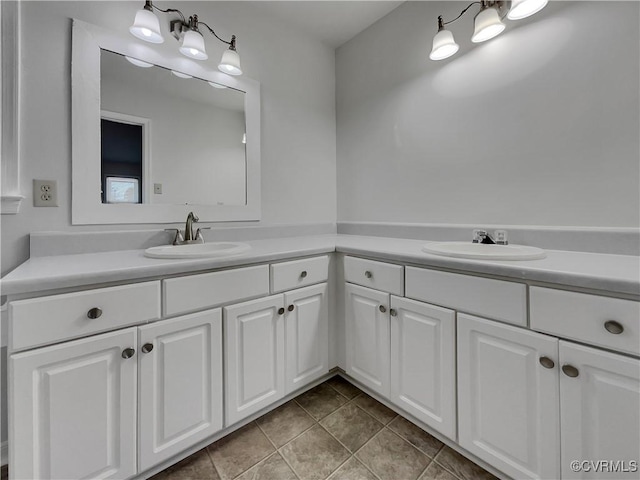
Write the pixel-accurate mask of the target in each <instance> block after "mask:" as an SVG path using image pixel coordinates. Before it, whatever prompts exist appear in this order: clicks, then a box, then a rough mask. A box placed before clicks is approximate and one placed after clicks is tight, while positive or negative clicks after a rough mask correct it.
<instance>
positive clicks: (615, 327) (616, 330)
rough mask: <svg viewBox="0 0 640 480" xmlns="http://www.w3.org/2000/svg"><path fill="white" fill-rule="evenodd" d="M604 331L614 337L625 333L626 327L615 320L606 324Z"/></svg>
mask: <svg viewBox="0 0 640 480" xmlns="http://www.w3.org/2000/svg"><path fill="white" fill-rule="evenodd" d="M604 329H605V330H606V331H607V332H609V333H612V334H614V335H620V334H621V333H622V332H624V327H623V326H622V324H621V323H618V322H616V321H615V320H609V321H606V322H604Z"/></svg>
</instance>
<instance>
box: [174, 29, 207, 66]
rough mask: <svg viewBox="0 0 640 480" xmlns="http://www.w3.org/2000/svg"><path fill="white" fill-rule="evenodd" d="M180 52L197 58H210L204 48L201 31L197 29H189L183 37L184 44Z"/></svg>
mask: <svg viewBox="0 0 640 480" xmlns="http://www.w3.org/2000/svg"><path fill="white" fill-rule="evenodd" d="M180 53H181V54H183V55H185V56H186V57H189V58H194V59H196V60H206V59H207V58H209V55H207V52H206V50H205V49H204V38H202V34H201V33H200V32H196V31H195V30H187V31H186V32H185V33H184V37H182V45H180Z"/></svg>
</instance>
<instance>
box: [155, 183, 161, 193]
mask: <svg viewBox="0 0 640 480" xmlns="http://www.w3.org/2000/svg"><path fill="white" fill-rule="evenodd" d="M153 193H155V194H156V195H162V184H161V183H154V184H153Z"/></svg>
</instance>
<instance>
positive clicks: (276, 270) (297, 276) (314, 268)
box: [271, 255, 329, 293]
mask: <svg viewBox="0 0 640 480" xmlns="http://www.w3.org/2000/svg"><path fill="white" fill-rule="evenodd" d="M327 278H329V257H328V256H327V255H325V256H323V257H315V258H304V259H302V260H294V261H292V262H283V263H275V264H273V265H271V293H278V292H284V291H285V290H292V289H294V288H299V287H306V286H307V285H313V284H314V283H321V282H326V281H327Z"/></svg>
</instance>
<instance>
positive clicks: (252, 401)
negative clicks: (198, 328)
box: [224, 295, 285, 426]
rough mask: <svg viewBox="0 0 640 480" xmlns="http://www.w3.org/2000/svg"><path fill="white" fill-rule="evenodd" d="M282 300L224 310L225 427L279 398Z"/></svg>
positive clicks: (280, 297) (281, 389) (282, 386)
mask: <svg viewBox="0 0 640 480" xmlns="http://www.w3.org/2000/svg"><path fill="white" fill-rule="evenodd" d="M284 311H285V310H284V297H283V295H274V296H272V297H267V298H260V299H258V300H253V301H250V302H245V303H241V304H238V305H232V306H230V307H225V308H224V330H225V334H224V336H225V347H226V348H225V359H226V368H225V384H226V388H225V399H226V425H227V426H229V425H231V424H234V423H236V422H237V421H239V420H241V419H243V418H245V417H247V416H248V415H251V414H252V413H255V412H257V411H258V410H260V409H262V408H264V407H266V406H267V405H270V404H271V403H273V402H275V401H276V400H278V399H280V398H282V397H283V396H284V392H285V383H284Z"/></svg>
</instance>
